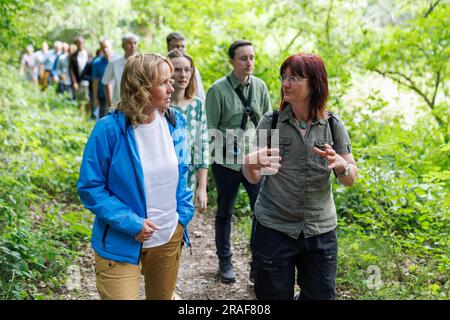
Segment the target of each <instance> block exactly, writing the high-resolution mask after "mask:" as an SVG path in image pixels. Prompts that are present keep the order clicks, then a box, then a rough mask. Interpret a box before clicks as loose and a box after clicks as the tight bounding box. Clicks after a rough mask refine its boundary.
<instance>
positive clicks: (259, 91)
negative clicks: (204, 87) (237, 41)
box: [205, 72, 271, 171]
mask: <svg viewBox="0 0 450 320" xmlns="http://www.w3.org/2000/svg"><path fill="white" fill-rule="evenodd" d="M229 76H230V80H231V83H232V85H233V86H231V85H230V83H229V81H228V80H227V77H222V78H220V79H219V80H217V81H216V82H215V83H214V84H213V85H212V87H211V88H210V89H209V90H208V92H207V94H206V102H205V105H206V115H207V119H208V129H217V130H219V131H220V132H221V133H222V135H223V137H224V139H225V138H226V129H239V128H240V126H241V121H242V117H243V114H244V106H243V104H242V102H241V100H240V99H239V97H238V95H237V94H236V92H235V91H234V89H235V88H237V87H238V86H240V87H241V90H242V92H243V95H244V97H245V98H246V99H248V93H249V86H250V85H251V86H252V91H253V92H252V101H251V107H252V109H253V112H254V113H255V116H256V121H258V122H259V120H260V119H261V117H262V116H263V115H264V113H266V112H267V111H269V110H271V106H270V97H269V92H268V90H267V86H266V84H265V83H264V81H262V80H261V79H259V78H257V77H254V76H250V78H249V81H247V83H244V84H240V82H239V80H238V79H237V78H236V76H235V75H234V73H233V72H231V73H230V75H229ZM251 128H253V130H255V126H254V125H253V122H252V121H251V120H250V117H249V118H248V119H247V125H246V127H245V130H246V132H247V131H248V130H249V129H251ZM250 132H251V131H250ZM251 139H252V137H249V140H246V141H251ZM210 140H211V137H210ZM222 143H223V145H225V142H224V140H223V141H222ZM249 147H250V146H249V143H246V144H245V148H244V149H243V150H241V152H240V154H239V156H238V158H239V159H237V160H236V161H235V163H231V164H230V163H225V159H224V163H223V164H222V163H220V164H222V165H223V166H225V167H227V168H229V169H232V170H235V171H240V170H241V167H242V165H241V164H240V163H242V162H243V157H244V156H245V154H247V153H248V151H249V149H250V148H249ZM215 149H216V148H215V147H214V143H213V144H212V145H211V147H210V151H211V160H212V161H214V156H215V154H214V150H215ZM219 149H220V148H217V151H219Z"/></svg>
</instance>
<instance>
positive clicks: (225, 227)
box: [211, 163, 261, 259]
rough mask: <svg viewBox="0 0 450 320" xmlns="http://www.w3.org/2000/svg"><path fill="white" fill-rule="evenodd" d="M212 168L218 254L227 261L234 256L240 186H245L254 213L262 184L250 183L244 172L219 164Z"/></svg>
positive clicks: (213, 165)
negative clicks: (233, 228)
mask: <svg viewBox="0 0 450 320" xmlns="http://www.w3.org/2000/svg"><path fill="white" fill-rule="evenodd" d="M211 167H212V172H213V176H214V180H215V182H216V188H217V214H216V222H215V229H216V249H217V252H216V253H217V256H218V257H219V259H226V258H229V257H231V255H232V252H231V245H230V235H231V218H232V216H233V208H234V204H235V202H236V197H237V194H238V190H239V186H240V184H241V183H242V184H243V185H244V188H245V190H246V191H247V194H248V196H249V198H250V208H251V209H252V211H253V210H254V208H255V202H256V198H257V197H258V193H259V189H260V187H261V184H260V183H258V184H252V183H250V182H248V181H247V179H245V177H244V175H243V174H242V171H234V170H231V169H228V168H226V167H224V166H222V165H220V164H217V163H213V164H212V166H211ZM252 230H253V228H252Z"/></svg>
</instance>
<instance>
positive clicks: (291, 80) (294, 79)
mask: <svg viewBox="0 0 450 320" xmlns="http://www.w3.org/2000/svg"><path fill="white" fill-rule="evenodd" d="M278 79H279V80H280V82H281V83H283V82H285V81H287V82H289V83H296V82H301V81H308V79H306V78H299V77H288V76H280V77H279V78H278Z"/></svg>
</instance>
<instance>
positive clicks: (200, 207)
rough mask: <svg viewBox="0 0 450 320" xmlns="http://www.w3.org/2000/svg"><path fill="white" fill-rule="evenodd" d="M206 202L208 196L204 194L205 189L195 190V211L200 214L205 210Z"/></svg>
mask: <svg viewBox="0 0 450 320" xmlns="http://www.w3.org/2000/svg"><path fill="white" fill-rule="evenodd" d="M207 202H208V195H207V194H206V189H202V188H197V191H196V192H195V206H196V207H197V211H198V212H200V213H202V212H203V211H205V210H206V206H207Z"/></svg>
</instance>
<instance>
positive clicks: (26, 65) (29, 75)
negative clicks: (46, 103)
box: [19, 44, 38, 86]
mask: <svg viewBox="0 0 450 320" xmlns="http://www.w3.org/2000/svg"><path fill="white" fill-rule="evenodd" d="M19 73H20V75H22V76H25V79H26V80H27V81H30V82H31V83H33V84H34V85H35V86H37V85H38V66H37V64H36V58H35V56H34V48H33V46H32V45H31V44H30V45H28V46H27V51H26V52H25V54H24V55H23V56H22V59H21V60H20V69H19Z"/></svg>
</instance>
